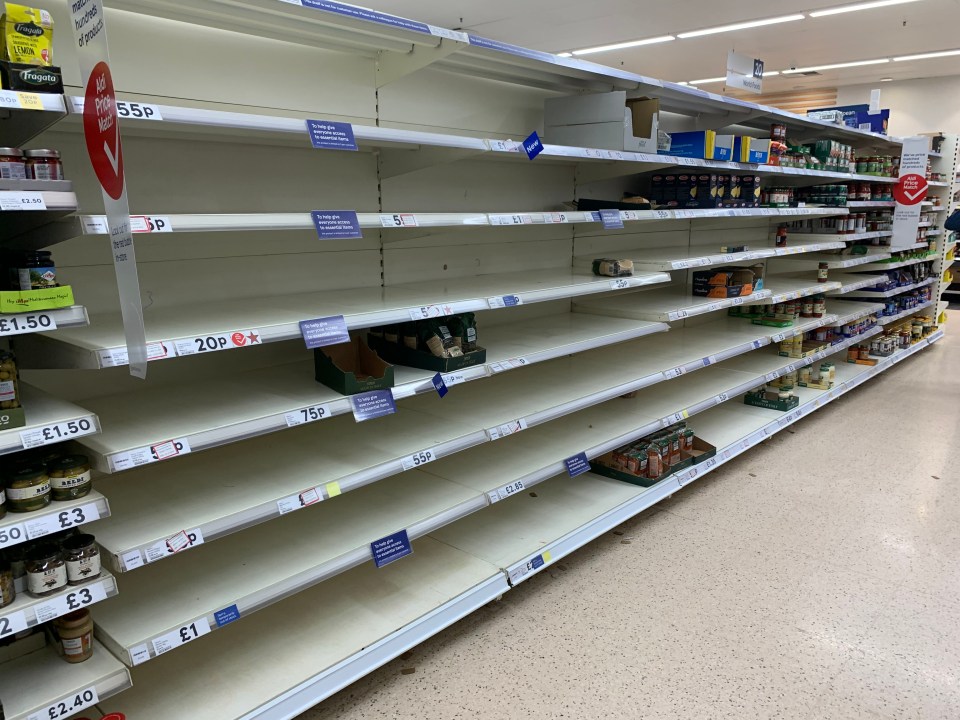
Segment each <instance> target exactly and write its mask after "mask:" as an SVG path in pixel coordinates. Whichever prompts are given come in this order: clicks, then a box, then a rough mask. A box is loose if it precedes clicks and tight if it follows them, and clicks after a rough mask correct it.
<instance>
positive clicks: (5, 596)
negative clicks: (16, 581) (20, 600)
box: [0, 557, 17, 608]
mask: <svg viewBox="0 0 960 720" xmlns="http://www.w3.org/2000/svg"><path fill="white" fill-rule="evenodd" d="M16 599H17V591H16V588H15V587H14V585H13V566H12V565H11V564H10V560H9V559H8V558H7V557H0V608H5V607H6V606H7V605H9V604H10V603H12V602H13V601H14V600H16Z"/></svg>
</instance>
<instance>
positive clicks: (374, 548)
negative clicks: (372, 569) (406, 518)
mask: <svg viewBox="0 0 960 720" xmlns="http://www.w3.org/2000/svg"><path fill="white" fill-rule="evenodd" d="M370 552H371V553H373V561H374V562H375V563H376V564H377V567H378V568H382V567H383V566H384V565H389V564H390V563H392V562H394V561H396V560H399V559H400V558H402V557H406V556H407V555H412V554H413V548H412V547H410V538H409V537H407V531H406V530H401V531H400V532H398V533H394V534H393V535H387V536H386V537H385V538H380V539H379V540H374V541H373V542H372V543H370Z"/></svg>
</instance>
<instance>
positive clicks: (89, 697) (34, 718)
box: [27, 685, 100, 720]
mask: <svg viewBox="0 0 960 720" xmlns="http://www.w3.org/2000/svg"><path fill="white" fill-rule="evenodd" d="M98 702H100V698H99V697H98V696H97V688H96V686H95V685H91V686H90V687H88V688H87V689H86V690H81V691H80V692H78V693H76V694H73V695H68V696H67V697H65V698H64V699H63V700H59V701H57V702H55V703H53V704H51V705H48V706H47V707H45V708H44V709H43V710H38V711H37V712H35V713H32V714H30V715H27V720H61V718H68V717H70V716H71V715H74V714H75V713H78V712H80V711H81V710H85V709H86V708H88V707H90V706H92V705H96V704H97V703H98Z"/></svg>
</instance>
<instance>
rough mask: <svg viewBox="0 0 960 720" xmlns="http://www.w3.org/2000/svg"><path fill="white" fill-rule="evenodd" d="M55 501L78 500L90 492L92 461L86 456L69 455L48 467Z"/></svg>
mask: <svg viewBox="0 0 960 720" xmlns="http://www.w3.org/2000/svg"><path fill="white" fill-rule="evenodd" d="M47 474H48V475H49V477H50V492H51V493H52V495H53V499H54V500H76V499H77V498H82V497H83V496H84V495H86V494H88V493H89V492H90V488H91V487H92V483H91V482H90V461H89V460H88V459H87V456H86V455H67V456H65V457H62V458H59V459H58V460H55V461H53V462H52V463H50V464H49V465H48V466H47Z"/></svg>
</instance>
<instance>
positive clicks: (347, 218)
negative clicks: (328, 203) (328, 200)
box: [310, 210, 363, 240]
mask: <svg viewBox="0 0 960 720" xmlns="http://www.w3.org/2000/svg"><path fill="white" fill-rule="evenodd" d="M310 217H312V218H313V225H314V227H315V228H316V229H317V236H318V237H319V238H320V239H321V240H350V239H351V238H360V237H363V233H361V232H360V219H359V218H358V217H357V214H356V213H355V212H354V211H353V210H314V211H313V212H312V213H310Z"/></svg>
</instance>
